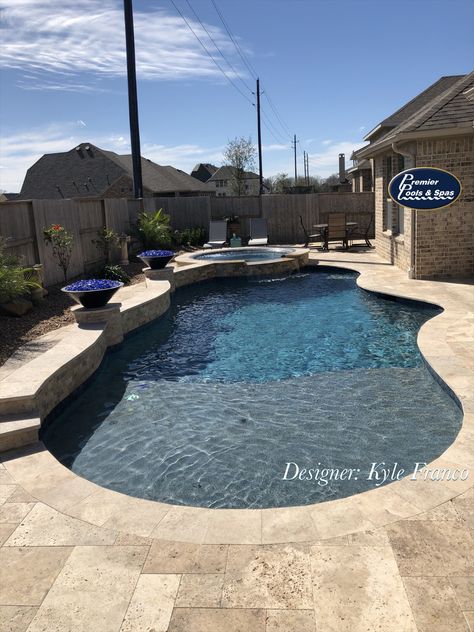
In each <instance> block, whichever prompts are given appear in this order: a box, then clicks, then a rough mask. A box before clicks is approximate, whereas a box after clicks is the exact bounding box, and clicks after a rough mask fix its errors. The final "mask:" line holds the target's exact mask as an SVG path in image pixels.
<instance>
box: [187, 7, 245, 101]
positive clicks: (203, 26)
mask: <svg viewBox="0 0 474 632" xmlns="http://www.w3.org/2000/svg"><path fill="white" fill-rule="evenodd" d="M186 4H187V5H188V7H189V8H190V9H191V11H192V12H193V13H194V16H195V18H196V20H197V21H198V22H199V24H200V25H201V26H202V28H203V29H204V30H205V31H206V33H207V36H208V37H209V39H210V40H211V42H212V43H213V44H214V46H215V47H216V50H217V51H218V52H219V54H220V56H221V57H222V59H223V60H224V61H225V62H226V64H227V65H228V66H229V68H230V69H231V71H232V72H233V73H234V74H235V76H236V77H237V79H239V80H240V81H241V82H242V84H243V86H244V87H245V88H246V89H247V90H248V91H249V92H250V93H252V88H250V86H249V85H248V84H247V83H245V81H244V80H243V79H242V77H240V75H239V73H238V71H237V70H236V69H235V68H234V66H233V65H232V64H231V63H230V61H229V60H228V59H227V57H226V56H225V55H224V53H223V52H222V50H221V49H220V47H219V45H218V44H217V42H216V40H215V39H214V38H213V37H212V35H211V34H210V33H209V31H208V29H207V28H206V26H205V24H203V22H202V21H201V19H200V17H199V16H198V14H197V13H196V11H195V10H194V8H193V7H192V5H191V3H190V2H189V0H186ZM252 94H253V93H252Z"/></svg>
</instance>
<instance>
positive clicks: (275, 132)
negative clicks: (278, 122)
mask: <svg viewBox="0 0 474 632" xmlns="http://www.w3.org/2000/svg"><path fill="white" fill-rule="evenodd" d="M262 116H263V119H264V121H263V122H264V123H265V127H266V128H267V129H268V131H269V132H270V134H271V135H272V136H273V138H274V139H275V140H276V141H277V142H278V143H282V144H283V145H287V144H288V140H287V139H286V138H285V137H284V136H283V135H282V134H280V132H279V131H278V130H277V128H276V127H275V126H274V125H273V123H272V122H271V121H270V118H269V117H268V115H267V113H266V112H265V110H264V109H263V108H262ZM270 128H271V129H270Z"/></svg>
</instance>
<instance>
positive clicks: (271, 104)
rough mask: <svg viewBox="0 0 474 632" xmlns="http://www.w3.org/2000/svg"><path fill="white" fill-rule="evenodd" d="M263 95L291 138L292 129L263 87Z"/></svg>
mask: <svg viewBox="0 0 474 632" xmlns="http://www.w3.org/2000/svg"><path fill="white" fill-rule="evenodd" d="M263 94H264V95H265V97H266V99H267V101H268V104H269V106H270V107H271V108H272V110H273V112H274V114H275V116H276V117H277V119H278V121H279V122H280V125H281V128H282V130H283V131H284V132H285V135H288V136H289V137H290V136H291V132H290V128H289V127H288V126H287V125H286V123H285V122H284V121H283V119H282V118H281V116H280V115H279V113H278V111H277V108H276V106H275V105H274V103H273V101H272V100H271V99H270V96H269V95H268V92H267V90H266V89H265V86H264V87H263Z"/></svg>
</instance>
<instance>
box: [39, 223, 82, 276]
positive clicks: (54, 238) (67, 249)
mask: <svg viewBox="0 0 474 632" xmlns="http://www.w3.org/2000/svg"><path fill="white" fill-rule="evenodd" d="M43 238H44V241H45V243H46V244H51V246H52V248H53V257H54V258H55V259H56V260H57V262H58V266H59V267H60V268H61V270H62V271H63V274H64V282H67V269H68V268H69V263H70V261H71V255H72V247H73V245H74V235H73V234H72V233H70V232H68V231H67V230H66V229H65V228H64V226H61V224H52V225H51V226H50V227H49V228H43Z"/></svg>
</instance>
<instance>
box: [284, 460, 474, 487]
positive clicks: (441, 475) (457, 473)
mask: <svg viewBox="0 0 474 632" xmlns="http://www.w3.org/2000/svg"><path fill="white" fill-rule="evenodd" d="M361 471H362V470H361V468H354V467H348V468H338V467H321V463H318V467H313V468H304V467H300V466H299V465H298V464H297V463H295V462H294V461H288V462H287V464H286V469H285V473H284V474H283V477H282V480H283V481H294V480H298V481H314V482H315V483H317V484H318V485H321V486H325V485H327V484H328V483H329V482H330V481H349V480H351V479H352V480H358V478H359V474H360V473H361ZM409 474H411V477H410V480H412V481H415V480H424V481H428V480H429V481H465V480H467V479H468V478H469V470H468V469H467V468H455V469H452V468H447V467H433V468H429V467H428V464H427V463H424V462H417V463H415V464H414V466H413V470H412V469H411V468H410V469H409V470H406V469H405V468H402V467H399V465H398V463H392V464H388V463H385V462H384V461H381V462H380V463H377V462H375V461H374V462H373V463H371V464H370V470H369V472H368V474H367V475H366V480H368V481H374V483H375V486H376V487H379V485H383V484H384V483H387V482H388V481H399V480H401V479H402V478H404V477H405V476H408V475H409Z"/></svg>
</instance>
